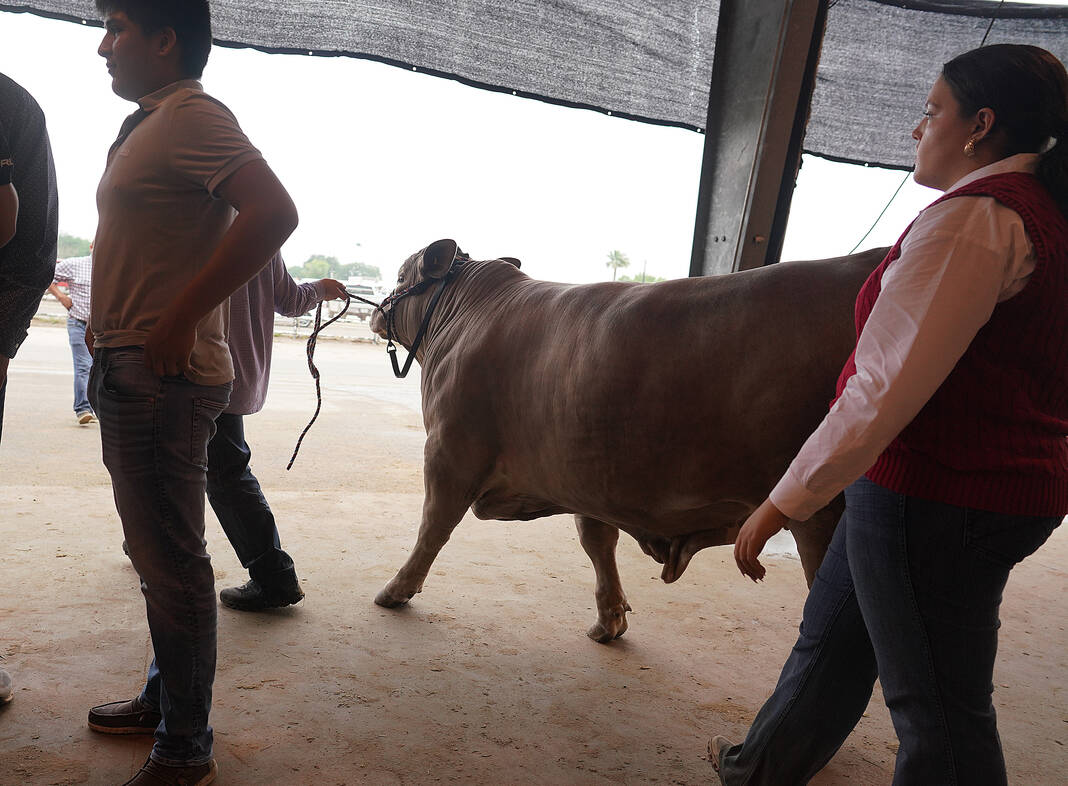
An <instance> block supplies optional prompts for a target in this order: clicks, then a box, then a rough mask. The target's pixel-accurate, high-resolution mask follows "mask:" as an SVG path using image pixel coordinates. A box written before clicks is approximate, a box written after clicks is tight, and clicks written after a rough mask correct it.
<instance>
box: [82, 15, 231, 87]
mask: <svg viewBox="0 0 1068 786" xmlns="http://www.w3.org/2000/svg"><path fill="white" fill-rule="evenodd" d="M96 10H97V11H98V12H100V13H101V14H110V13H115V12H119V13H123V14H126V16H128V17H129V18H130V19H131V20H132V21H133V22H136V23H137V25H138V27H140V28H141V29H142V30H144V31H145V33H146V34H149V35H151V34H152V33H158V32H159V31H160V30H162V29H163V28H165V27H169V28H171V29H173V30H174V34H175V36H176V37H177V39H178V51H179V54H180V56H181V66H182V73H183V74H184V75H185V76H187V77H191V78H193V79H200V77H201V75H202V74H203V73H204V66H205V64H207V62H208V53H209V52H210V51H211V11H210V10H209V9H208V0H96Z"/></svg>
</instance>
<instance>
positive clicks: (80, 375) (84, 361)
mask: <svg viewBox="0 0 1068 786" xmlns="http://www.w3.org/2000/svg"><path fill="white" fill-rule="evenodd" d="M85 328H86V324H85V322H83V321H82V320H80V319H78V318H77V317H71V316H68V317H67V337H68V338H69V339H70V354H71V357H72V358H74V412H75V413H77V414H80V413H82V412H92V411H93V408H92V407H91V406H90V405H89V396H88V389H89V369H90V368H92V366H93V356H92V355H90V354H89V348H88V347H86V346H85Z"/></svg>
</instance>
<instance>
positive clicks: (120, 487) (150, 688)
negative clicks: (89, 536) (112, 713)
mask: <svg viewBox="0 0 1068 786" xmlns="http://www.w3.org/2000/svg"><path fill="white" fill-rule="evenodd" d="M95 354H96V356H95V358H94V361H93V369H92V372H91V374H90V382H89V398H90V400H91V401H92V404H93V407H94V409H95V410H96V413H97V417H99V419H100V440H101V445H102V449H103V456H104V465H105V466H106V467H107V468H108V472H110V473H111V486H112V490H113V492H114V496H115V507H116V508H117V509H118V512H119V517H120V518H121V519H122V529H123V533H124V535H125V537H126V543H127V545H128V547H129V551H130V560H131V562H133V566H134V568H135V569H136V570H137V573H138V575H139V576H140V577H141V592H142V593H143V594H144V596H145V603H146V606H147V610H148V628H149V632H150V633H151V636H152V648H153V651H154V653H155V659H154V660H153V663H152V666H151V667H150V668H149V672H148V679H147V681H146V684H145V688H144V690H143V692H142V695H141V700H142V701H143V702H144V704H145V705H147V706H148V707H151V708H158V709H159V711H160V712H161V713H162V715H163V720H162V721H161V722H160V725H159V728H157V729H156V742H155V745H154V746H153V748H152V754H151V755H152V758H153V759H155V760H156V761H159V762H161V763H163V764H172V765H193V764H203V763H205V762H207V761H209V760H210V759H211V751H212V729H211V726H210V725H208V714H209V712H210V710H211V690H212V683H213V682H214V680H215V637H216V633H215V625H216V609H215V576H214V573H213V571H212V567H211V558H210V557H209V556H208V554H207V551H206V550H205V541H204V486H205V474H206V472H207V446H208V441H209V440H210V439H211V437H212V434H214V432H215V419H216V418H217V417H218V416H219V413H220V412H222V410H223V409H224V408H225V407H226V404H227V402H228V400H229V398H230V384H229V383H227V384H226V385H218V386H210V387H209V386H204V385H196V384H193V383H192V382H190V381H188V380H187V379H185V378H184V377H162V378H160V377H157V376H155V375H154V374H153V373H152V372H151V371H150V370H149V369H148V368H147V367H146V366H145V364H144V350H143V349H142V348H141V347H121V348H111V349H107V348H100V349H97V350H96V353H95Z"/></svg>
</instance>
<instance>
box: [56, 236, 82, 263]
mask: <svg viewBox="0 0 1068 786" xmlns="http://www.w3.org/2000/svg"><path fill="white" fill-rule="evenodd" d="M87 256H89V241H88V240H86V239H85V238H84V237H75V236H74V235H68V234H67V233H66V232H60V233H59V245H58V247H57V248H56V259H70V258H71V257H87Z"/></svg>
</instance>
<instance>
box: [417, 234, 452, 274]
mask: <svg viewBox="0 0 1068 786" xmlns="http://www.w3.org/2000/svg"><path fill="white" fill-rule="evenodd" d="M456 249H457V246H456V241H455V240H437V241H435V242H433V243H431V244H430V245H429V246H427V247H426V248H424V249H423V252H422V253H421V254H420V255H419V262H418V265H419V267H418V270H419V277H420V278H442V277H443V276H444V275H445V274H446V273H448V272H449V268H450V267H452V262H453V260H454V259H456Z"/></svg>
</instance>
